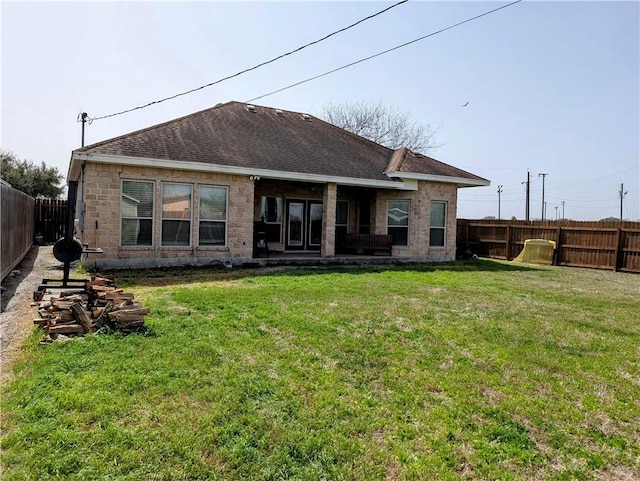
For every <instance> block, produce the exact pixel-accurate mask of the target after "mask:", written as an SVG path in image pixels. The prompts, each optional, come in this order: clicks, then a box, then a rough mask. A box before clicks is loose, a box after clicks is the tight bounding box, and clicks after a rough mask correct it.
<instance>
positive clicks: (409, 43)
mask: <svg viewBox="0 0 640 481" xmlns="http://www.w3.org/2000/svg"><path fill="white" fill-rule="evenodd" d="M521 1H522V0H516V1H515V2H511V3H508V4H506V5H503V6H501V7H498V8H494V9H493V10H489V11H488V12H485V13H482V14H480V15H476V16H475V17H471V18H468V19H466V20H463V21H461V22H458V23H455V24H453V25H449V26H448V27H445V28H443V29H440V30H437V31H435V32H431V33H429V34H427V35H424V36H422V37H419V38H416V39H414V40H411V41H409V42H406V43H403V44H401V45H397V46H395V47H392V48H390V49H387V50H384V51H382V52H379V53H376V54H374V55H370V56H368V57H365V58H362V59H360V60H356V61H355V62H351V63H348V64H346V65H343V66H342V67H338V68H335V69H333V70H329V71H328V72H325V73H322V74H320V75H316V76H314V77H310V78H308V79H306V80H301V81H300V82H296V83H294V84H291V85H288V86H286V87H283V88H281V89H278V90H274V91H273V92H269V93H267V94H263V95H260V96H258V97H254V98H252V99H250V100H247V101H246V103H250V102H253V101H255V100H259V99H262V98H265V97H268V96H270V95H274V94H277V93H280V92H282V91H284V90H288V89H290V88H293V87H297V86H298V85H302V84H304V83H307V82H311V81H312V80H317V79H319V78H321V77H326V76H327V75H331V74H332V73H336V72H339V71H340V70H344V69H346V68H349V67H353V66H354V65H358V64H359V63H362V62H366V61H367V60H371V59H374V58H376V57H380V56H381V55H385V54H387V53H389V52H393V51H394V50H398V49H401V48H403V47H406V46H408V45H411V44H414V43H416V42H420V41H421V40H424V39H426V38H429V37H433V36H434V35H438V34H439V33H443V32H446V31H447V30H451V29H453V28H456V27H459V26H460V25H463V24H465V23H469V22H472V21H473V20H477V19H479V18H481V17H485V16H487V15H490V14H492V13H495V12H497V11H498V10H502V9H503V8H507V7H511V6H512V5H515V4H516V3H520V2H521Z"/></svg>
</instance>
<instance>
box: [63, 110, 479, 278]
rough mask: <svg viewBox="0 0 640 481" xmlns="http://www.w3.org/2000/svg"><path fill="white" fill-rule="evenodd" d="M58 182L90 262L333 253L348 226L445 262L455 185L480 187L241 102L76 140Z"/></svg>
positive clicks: (312, 122) (399, 252)
mask: <svg viewBox="0 0 640 481" xmlns="http://www.w3.org/2000/svg"><path fill="white" fill-rule="evenodd" d="M68 180H69V181H70V182H71V181H76V182H77V183H78V202H77V208H76V217H77V219H78V222H77V227H76V234H77V236H78V237H79V238H80V240H81V242H82V243H84V244H88V245H89V246H91V247H100V248H101V249H102V250H103V254H101V255H98V256H95V259H94V258H93V257H92V259H91V262H92V263H93V262H94V260H95V263H96V267H98V268H119V267H157V266H170V265H185V264H189V265H207V264H212V263H214V262H218V261H219V262H225V261H231V262H232V263H233V264H239V263H244V262H250V261H252V260H253V259H255V258H256V256H257V255H258V254H257V251H256V242H260V243H261V245H262V246H264V245H267V246H268V250H267V249H263V251H264V252H263V253H262V254H267V253H268V254H270V255H271V256H272V257H273V256H277V255H278V254H280V253H282V254H289V253H298V254H300V255H315V256H319V257H323V258H333V257H335V256H336V255H340V254H341V252H343V251H342V249H345V248H347V247H349V246H348V245H345V239H346V238H347V237H346V236H347V234H356V233H360V234H368V237H367V236H364V237H365V238H374V237H376V236H378V237H379V236H380V235H390V236H391V239H392V247H391V251H390V252H391V256H393V257H401V258H405V259H406V258H408V259H411V260H416V261H450V260H453V259H454V258H455V252H456V242H455V240H456V201H457V190H458V188H461V187H473V186H486V185H489V181H488V180H486V179H483V178H481V177H478V176H476V175H473V174H470V173H468V172H465V171H463V170H460V169H458V168H455V167H453V166H451V165H447V164H444V163H442V162H439V161H437V160H435V159H432V158H430V157H427V156H424V155H420V154H418V153H415V152H412V151H410V150H408V149H405V148H403V149H398V150H395V151H394V150H391V149H388V148H386V147H383V146H381V145H378V144H376V143H374V142H371V141H369V140H366V139H364V138H362V137H359V136H357V135H354V134H352V133H349V132H347V131H345V130H343V129H340V128H338V127H336V126H334V125H331V124H329V123H327V122H324V121H322V120H320V119H318V118H316V117H313V116H310V115H307V114H303V113H297V112H289V111H283V110H280V109H274V108H270V107H261V106H254V105H247V104H243V103H239V102H228V103H225V104H219V105H217V106H215V107H213V108H210V109H207V110H203V111H201V112H197V113H194V114H191V115H187V116H185V117H182V118H178V119H175V120H171V121H169V122H165V123H162V124H159V125H155V126H152V127H149V128H146V129H143V130H139V131H137V132H132V133H129V134H126V135H122V136H120V137H116V138H113V139H109V140H106V141H104V142H99V143H96V144H93V145H89V146H86V147H83V148H80V149H76V150H74V151H73V152H72V155H71V162H70V166H69V173H68ZM386 239H388V237H387V238H386ZM351 252H355V251H351ZM262 254H260V255H262Z"/></svg>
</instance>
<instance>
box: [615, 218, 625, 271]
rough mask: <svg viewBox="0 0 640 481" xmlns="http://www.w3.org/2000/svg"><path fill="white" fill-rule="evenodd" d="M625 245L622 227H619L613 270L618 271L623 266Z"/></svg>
mask: <svg viewBox="0 0 640 481" xmlns="http://www.w3.org/2000/svg"><path fill="white" fill-rule="evenodd" d="M623 245H624V235H623V232H622V229H620V228H618V230H617V232H616V245H615V249H616V250H615V251H614V257H613V259H614V265H613V270H614V271H615V272H618V271H619V270H620V268H621V267H622V258H623V253H624V250H623V248H622V246H623Z"/></svg>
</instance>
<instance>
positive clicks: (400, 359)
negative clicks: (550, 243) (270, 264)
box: [1, 260, 640, 481]
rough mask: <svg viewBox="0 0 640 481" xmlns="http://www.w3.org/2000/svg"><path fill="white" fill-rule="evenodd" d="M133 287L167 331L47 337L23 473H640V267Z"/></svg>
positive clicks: (504, 267) (469, 268) (471, 270)
mask: <svg viewBox="0 0 640 481" xmlns="http://www.w3.org/2000/svg"><path fill="white" fill-rule="evenodd" d="M116 279H117V282H118V286H119V287H126V289H127V290H128V291H131V292H134V293H135V295H136V299H138V300H140V301H141V302H142V303H143V305H144V306H145V307H150V308H151V311H152V313H151V315H149V316H147V318H146V322H147V325H148V326H149V328H150V332H149V333H148V334H146V335H140V334H135V335H129V336H121V335H117V334H98V335H93V336H88V337H85V338H78V339H74V340H71V341H67V342H59V343H54V344H51V345H40V344H39V343H38V341H39V339H40V337H41V333H38V332H36V333H34V335H33V336H31V338H30V339H29V342H28V343H27V345H26V347H25V351H24V355H23V357H22V359H21V362H20V363H19V364H18V365H17V366H16V377H15V380H14V381H13V383H12V384H11V385H9V386H8V387H5V388H4V389H3V392H2V430H3V437H2V442H1V443H2V444H1V447H2V463H3V465H4V473H3V474H2V479H5V480H44V479H60V480H80V479H83V480H99V479H105V480H107V479H108V480H116V479H117V480H161V479H163V480H165V479H166V480H182V479H184V480H187V479H189V480H195V479H201V480H218V479H220V480H231V479H234V480H235V479H238V480H279V479H297V480H343V479H344V480H358V481H360V480H385V479H388V480H395V479H398V480H447V479H451V480H457V479H469V480H483V479H486V480H510V479H517V480H532V479H545V480H546V479H556V480H581V479H585V480H586V479H598V480H600V479H604V480H618V479H621V480H625V479H629V480H631V479H640V428H639V426H640V321H639V318H640V276H634V275H629V274H615V273H612V272H604V271H590V270H579V269H568V268H553V267H536V268H530V267H526V266H520V267H518V266H511V265H509V264H507V263H501V262H494V261H485V260H478V261H471V262H468V263H457V264H455V265H448V266H397V267H368V268H367V267H365V268H325V269H297V270H282V271H274V272H271V273H268V272H267V273H265V272H264V271H261V270H256V271H240V270H238V271H235V270H234V271H229V270H216V271H213V272H207V271H205V270H198V269H194V270H179V271H151V272H149V271H147V272H140V273H125V272H122V273H118V274H117V277H116Z"/></svg>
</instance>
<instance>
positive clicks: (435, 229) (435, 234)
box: [429, 202, 447, 247]
mask: <svg viewBox="0 0 640 481" xmlns="http://www.w3.org/2000/svg"><path fill="white" fill-rule="evenodd" d="M446 225H447V203H446V202H431V221H430V223H429V246H430V247H444V246H445V241H446V235H445V234H446Z"/></svg>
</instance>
